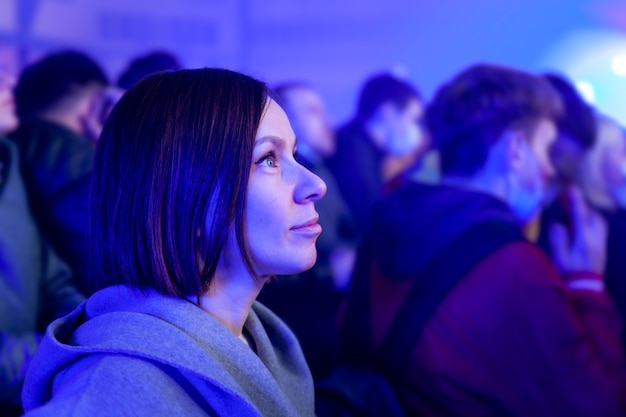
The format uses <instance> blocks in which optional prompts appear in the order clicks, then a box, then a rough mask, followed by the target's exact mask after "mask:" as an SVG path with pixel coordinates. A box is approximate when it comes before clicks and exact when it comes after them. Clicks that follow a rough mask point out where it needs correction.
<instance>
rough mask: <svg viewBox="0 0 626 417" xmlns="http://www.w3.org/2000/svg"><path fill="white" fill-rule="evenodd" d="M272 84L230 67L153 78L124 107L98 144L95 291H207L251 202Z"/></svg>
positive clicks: (241, 240)
mask: <svg viewBox="0 0 626 417" xmlns="http://www.w3.org/2000/svg"><path fill="white" fill-rule="evenodd" d="M268 99H269V91H268V89H267V86H266V85H265V84H264V83H262V82H260V81H257V80H255V79H253V78H250V77H248V76H246V75H243V74H239V73H236V72H233V71H228V70H223V69H207V68H205V69H194V70H180V71H174V72H164V73H159V74H155V75H151V76H149V77H147V78H145V79H144V80H142V81H140V82H139V83H137V84H136V85H135V86H133V87H132V88H131V89H130V90H128V91H127V92H126V93H125V94H124V96H123V97H122V98H121V100H120V101H119V102H118V103H117V105H116V106H115V107H114V109H113V111H112V113H111V115H110V117H109V118H108V120H107V122H106V123H105V126H104V129H103V131H102V135H101V137H100V141H99V143H98V147H97V151H96V157H95V164H94V173H93V183H92V195H91V209H90V239H89V247H90V250H89V253H90V262H91V265H90V269H91V271H92V276H91V283H92V286H93V290H98V289H101V288H104V287H107V286H110V285H115V284H127V285H131V286H134V287H138V288H144V287H151V288H154V289H156V290H158V291H160V292H161V293H163V294H168V295H173V296H179V297H182V296H196V295H200V294H203V293H204V292H206V291H207V290H208V288H209V286H210V284H211V282H212V279H213V276H214V275H215V270H216V267H217V263H218V260H219V258H220V255H221V253H222V250H223V249H224V247H225V245H226V242H227V238H228V235H229V232H230V231H231V230H232V228H233V227H234V232H235V236H236V238H237V244H238V246H239V249H240V250H241V253H242V256H243V260H244V262H245V264H246V267H247V268H248V270H250V271H251V272H252V271H253V268H252V261H251V258H250V255H249V253H248V250H247V244H246V238H245V233H244V220H245V219H244V208H245V206H246V192H247V187H248V177H249V175H250V166H251V160H252V151H253V148H254V139H255V136H256V133H257V130H258V127H259V124H260V121H261V117H262V116H263V113H264V111H265V108H266V105H267V102H268Z"/></svg>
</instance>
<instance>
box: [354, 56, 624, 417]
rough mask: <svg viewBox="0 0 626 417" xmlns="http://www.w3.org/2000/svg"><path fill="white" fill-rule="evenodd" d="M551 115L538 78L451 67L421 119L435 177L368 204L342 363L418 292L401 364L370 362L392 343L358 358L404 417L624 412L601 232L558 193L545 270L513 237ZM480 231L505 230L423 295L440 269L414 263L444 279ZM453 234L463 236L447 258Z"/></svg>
mask: <svg viewBox="0 0 626 417" xmlns="http://www.w3.org/2000/svg"><path fill="white" fill-rule="evenodd" d="M560 109H561V104H560V101H559V100H558V98H557V96H556V95H555V93H554V91H553V90H552V89H551V87H550V86H549V84H547V82H546V81H545V80H542V79H541V78H540V77H538V76H534V75H531V74H527V73H524V72H521V71H518V70H514V69H510V68H505V67H500V66H495V65H487V64H481V65H476V66H473V67H471V68H469V69H467V70H465V71H463V72H462V73H461V74H459V75H458V76H456V77H455V78H454V79H453V80H452V81H450V82H449V83H448V84H446V85H444V86H443V87H442V88H441V89H440V90H439V91H438V92H437V94H436V96H435V98H434V100H433V102H432V103H431V104H430V105H429V107H428V109H427V112H426V121H427V126H428V128H429V130H430V134H431V138H432V140H433V143H434V146H435V147H436V148H437V150H438V151H439V153H440V156H441V169H442V182H441V184H439V185H425V184H418V183H408V184H405V185H404V186H402V187H400V188H399V189H397V190H396V191H394V192H393V193H391V195H389V196H388V197H386V198H385V199H384V200H383V201H381V202H380V203H379V204H378V206H377V208H376V209H375V212H374V216H373V224H372V228H371V233H370V235H369V236H368V237H366V242H369V243H368V244H366V245H364V248H363V249H362V250H361V251H360V254H359V258H358V260H357V267H356V272H355V275H354V276H353V289H356V288H365V297H360V298H359V294H356V291H354V292H353V293H352V294H351V296H350V297H349V301H348V303H347V307H346V315H345V318H344V321H343V330H344V332H343V335H344V339H343V341H342V349H343V358H344V360H345V361H346V362H347V363H350V361H354V360H356V359H355V358H357V357H358V360H361V361H362V360H367V358H364V357H363V355H362V354H360V353H359V352H360V351H361V352H362V351H363V350H364V349H365V348H367V347H368V346H371V349H372V350H373V351H374V352H377V351H379V350H380V349H381V345H383V344H384V341H385V338H386V337H387V335H388V334H389V333H390V328H392V327H393V326H394V323H397V321H396V320H398V315H399V313H398V311H400V310H401V309H402V308H403V302H404V300H405V298H406V297H408V295H407V294H411V289H412V288H414V287H415V286H419V288H420V289H421V290H420V291H421V295H420V296H421V298H420V300H421V301H420V303H424V304H428V303H433V309H432V311H431V312H430V314H429V315H428V316H427V318H426V320H425V322H424V325H423V327H421V328H416V327H415V326H417V325H418V324H417V322H418V321H419V319H418V318H417V317H416V318H415V320H414V321H415V323H411V320H408V321H406V322H407V323H409V324H408V325H407V326H406V327H405V328H404V329H402V330H403V331H402V332H401V333H400V334H401V335H406V337H407V338H410V337H412V336H411V335H416V342H415V344H414V345H413V346H412V349H411V350H410V355H408V358H407V360H408V363H404V364H403V366H401V367H400V368H399V370H398V372H397V373H395V374H390V373H388V372H387V373H386V374H385V372H386V371H385V370H386V369H388V368H387V367H386V364H385V362H392V361H394V360H396V359H397V357H398V356H399V355H400V353H399V352H394V351H393V346H392V347H391V351H390V352H391V353H389V351H387V355H386V356H382V357H380V356H378V357H377V358H376V362H371V363H369V365H370V366H375V367H377V369H378V370H380V371H381V372H382V373H384V374H385V376H386V377H387V380H388V381H390V383H391V385H392V387H393V388H394V391H395V393H396V394H397V396H398V398H399V400H400V402H401V403H402V405H403V407H404V408H405V410H406V411H407V413H408V414H409V415H420V416H532V417H540V416H546V417H548V416H550V417H553V416H568V417H571V416H607V417H608V416H619V415H625V413H626V411H625V408H624V405H625V402H626V372H625V370H624V357H623V354H622V349H621V346H620V331H621V322H620V318H619V315H618V313H617V312H616V309H615V307H614V305H613V304H612V303H611V301H610V299H609V298H608V297H607V295H606V292H605V289H604V281H603V277H602V275H601V274H602V271H603V270H604V265H605V262H606V261H605V258H606V225H605V224H604V223H603V221H602V219H601V217H600V216H599V215H598V214H597V213H595V212H593V211H592V210H591V209H589V208H588V207H587V206H586V204H585V202H584V200H583V198H582V197H581V194H580V192H578V191H577V190H571V191H570V193H569V198H570V207H571V218H572V222H571V224H570V225H569V226H570V227H569V228H566V227H564V226H555V228H554V229H553V230H552V233H551V238H552V239H551V240H552V248H553V251H552V253H553V257H554V259H553V261H554V263H552V262H551V261H550V260H549V259H548V258H547V257H546V256H545V255H544V253H543V252H542V251H541V250H540V249H539V248H538V247H537V246H536V245H534V244H532V243H530V242H529V241H527V240H525V239H524V238H523V237H522V234H521V230H522V227H523V225H524V223H525V222H527V221H528V220H529V219H531V218H532V217H533V216H534V215H535V214H536V213H537V211H538V210H539V209H540V207H541V205H542V202H543V199H544V196H545V192H546V186H547V183H548V181H549V179H550V178H551V177H552V176H553V175H554V168H553V167H552V165H551V163H550V158H549V152H550V148H551V146H552V144H553V143H554V141H555V138H556V127H555V123H554V119H555V118H556V117H557V115H558V114H559V112H560V111H561V110H560ZM485 224H491V225H493V224H497V225H498V227H499V228H500V229H507V230H517V231H518V233H519V237H518V238H514V239H509V240H503V243H502V244H499V245H495V246H494V248H493V249H492V250H490V252H488V253H487V255H486V256H482V257H480V258H479V259H476V261H475V262H474V263H473V264H471V267H469V268H468V269H467V271H466V272H464V273H462V274H460V276H458V277H456V278H455V279H454V280H453V282H452V285H450V287H449V288H448V289H447V290H446V292H445V293H444V294H443V295H442V294H438V293H437V291H436V290H435V289H436V288H437V286H438V282H437V280H438V278H439V277H440V276H439V275H437V274H432V273H428V272H424V271H431V272H432V271H433V270H437V271H444V273H445V270H446V269H448V270H449V269H450V268H454V267H455V265H457V264H459V263H463V262H465V260H464V259H463V258H464V256H470V255H466V254H469V253H471V252H473V251H474V248H473V246H479V245H484V244H485V241H487V240H488V239H491V237H490V235H489V230H488V229H484V230H485V232H484V233H483V234H480V233H479V234H476V230H481V229H480V227H483V226H482V225H485ZM468 233H474V235H472V236H476V238H475V239H474V240H473V241H469V243H467V242H465V246H463V247H461V248H460V249H459V248H456V251H451V249H450V248H451V247H454V245H455V242H458V241H459V239H462V237H463V236H464V235H465V236H467V234H468ZM457 246H458V245H457ZM448 253H449V254H450V255H447V254H448ZM442 256H443V257H444V259H443V262H442V260H441V259H439V260H438V261H436V260H437V258H438V257H440V258H441V257H442ZM446 256H447V258H446ZM433 262H438V265H439V268H438V269H436V268H435V269H432V268H431V265H432V263H433ZM429 268H431V269H429ZM448 278H450V276H448ZM360 295H363V294H362V293H360ZM429 297H430V298H429ZM433 297H434V298H433ZM363 298H365V299H366V300H367V302H366V303H365V304H366V307H365V308H363V309H361V310H359V308H358V306H363V303H362V301H363ZM359 300H360V301H359ZM402 311H405V310H402ZM416 332H419V333H416ZM370 359H371V358H370ZM361 364H362V363H361Z"/></svg>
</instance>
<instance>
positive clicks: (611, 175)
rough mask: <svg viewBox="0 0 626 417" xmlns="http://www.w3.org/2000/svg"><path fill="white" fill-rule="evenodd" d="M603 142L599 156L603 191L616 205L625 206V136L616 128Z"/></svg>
mask: <svg viewBox="0 0 626 417" xmlns="http://www.w3.org/2000/svg"><path fill="white" fill-rule="evenodd" d="M605 142H606V143H605V144H604V150H603V153H602V155H601V156H600V164H601V171H600V173H601V176H602V180H603V183H604V187H605V191H606V193H607V194H608V195H609V197H610V198H611V199H612V200H613V202H614V203H615V205H616V206H618V207H621V208H626V137H625V136H624V134H623V132H622V131H621V130H618V129H616V130H615V134H614V135H611V137H608V138H606V139H605Z"/></svg>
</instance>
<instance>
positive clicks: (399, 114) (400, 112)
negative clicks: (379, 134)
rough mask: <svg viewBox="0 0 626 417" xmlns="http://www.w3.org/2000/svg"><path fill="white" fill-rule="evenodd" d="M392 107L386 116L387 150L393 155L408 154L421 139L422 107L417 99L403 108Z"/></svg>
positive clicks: (416, 146) (417, 145) (415, 147)
mask: <svg viewBox="0 0 626 417" xmlns="http://www.w3.org/2000/svg"><path fill="white" fill-rule="evenodd" d="M393 109H394V110H393V111H391V112H390V117H388V120H389V132H388V141H387V151H388V153H389V154H390V155H394V156H405V155H409V154H411V153H412V152H414V151H415V150H416V149H417V148H418V147H419V145H420V143H421V140H422V136H423V132H422V131H421V128H420V122H421V119H422V114H423V112H424V108H423V106H422V103H420V102H419V100H417V99H413V100H410V101H409V102H408V103H407V105H406V106H405V107H404V108H403V109H398V108H396V107H393Z"/></svg>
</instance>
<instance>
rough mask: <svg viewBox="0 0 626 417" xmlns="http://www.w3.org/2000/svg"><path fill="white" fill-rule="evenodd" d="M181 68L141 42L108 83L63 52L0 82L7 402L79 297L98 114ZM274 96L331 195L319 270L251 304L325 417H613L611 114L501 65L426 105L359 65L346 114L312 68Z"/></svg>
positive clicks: (617, 380) (616, 140)
mask: <svg viewBox="0 0 626 417" xmlns="http://www.w3.org/2000/svg"><path fill="white" fill-rule="evenodd" d="M181 68H183V65H182V64H181V62H180V61H179V60H178V59H177V57H176V56H175V55H173V54H171V53H169V52H165V51H155V52H150V53H148V54H146V55H143V56H140V57H137V58H136V59H133V60H132V61H131V62H129V64H128V66H127V68H126V69H125V70H124V72H123V73H122V74H120V75H119V77H118V78H117V81H116V82H112V81H111V80H110V79H109V77H108V76H107V74H106V73H105V71H103V69H102V68H101V66H100V65H99V64H98V62H96V61H95V60H94V59H93V58H91V57H89V56H87V55H85V54H83V53H81V52H77V51H61V52H56V53H53V54H50V55H47V56H44V57H42V58H41V59H39V60H37V61H36V62H34V63H32V64H30V65H28V66H27V67H25V68H24V69H23V71H22V72H21V73H20V74H10V73H7V72H5V71H4V72H0V288H1V290H0V312H1V314H0V332H1V333H0V335H1V336H0V337H1V339H0V340H1V341H2V343H0V402H1V405H0V414H2V415H19V414H21V413H22V409H21V389H22V384H23V381H24V377H25V374H26V372H27V370H28V368H29V363H30V359H31V358H32V357H33V355H34V353H35V351H36V349H37V347H38V344H39V342H40V341H41V339H42V337H43V333H44V332H45V329H46V327H47V326H48V325H49V324H50V323H51V322H52V321H54V320H55V319H57V318H59V317H62V316H64V315H66V314H68V313H69V312H71V311H72V310H73V309H74V308H76V307H77V306H78V305H79V304H80V303H81V302H82V301H83V300H84V299H85V297H88V296H89V295H90V294H91V293H92V290H91V286H90V273H91V271H90V262H89V258H88V254H87V249H86V248H87V241H88V235H87V230H88V226H89V225H88V212H89V205H88V202H89V197H90V184H91V178H92V177H91V173H92V170H93V160H94V155H95V150H96V145H97V142H98V137H99V135H100V132H101V130H102V127H103V124H104V123H105V121H106V119H107V116H108V115H109V112H110V111H111V109H112V107H113V106H114V105H115V103H116V102H117V100H119V98H120V97H122V95H123V94H124V92H125V91H126V90H128V89H131V88H133V85H134V84H135V83H137V82H138V81H139V80H141V79H142V78H143V77H145V76H147V75H149V74H153V73H156V72H161V71H174V70H176V69H181ZM272 87H273V93H272V94H273V97H274V98H275V100H276V101H277V103H278V104H279V105H280V106H281V107H282V108H283V109H284V111H285V112H286V114H287V116H288V118H289V121H290V123H291V126H292V128H293V130H294V132H295V134H296V137H297V159H298V161H299V162H300V163H301V164H302V165H304V166H305V167H307V168H308V169H309V170H310V171H312V172H313V173H315V174H316V175H318V176H319V177H320V178H322V179H323V180H324V182H325V183H326V185H327V193H326V195H325V197H324V198H322V199H320V200H319V201H318V202H316V204H315V206H316V210H317V211H318V213H319V215H320V218H319V223H320V225H321V226H322V228H323V233H322V234H321V236H320V238H319V239H318V241H317V251H318V258H317V262H316V264H315V266H314V267H313V268H312V269H310V270H309V271H306V272H304V273H302V274H299V275H294V276H279V277H276V278H274V279H273V280H271V281H270V282H269V283H268V284H267V285H266V286H265V288H264V289H263V291H262V293H261V295H260V297H259V300H260V301H261V302H262V303H263V304H265V305H266V306H268V307H269V308H270V309H271V310H272V311H274V312H275V313H276V314H277V315H278V316H279V317H280V318H281V319H282V320H284V321H285V322H286V323H287V325H288V326H289V327H290V328H291V329H292V330H293V331H294V333H295V334H296V336H297V337H298V340H299V342H300V344H301V345H302V349H303V352H304V355H305V357H306V360H307V362H308V364H309V367H310V369H311V372H312V374H313V378H314V380H315V383H316V389H317V392H318V397H317V401H318V404H317V413H318V415H320V416H324V415H329V416H332V415H340V414H338V412H337V409H339V408H341V407H352V408H353V409H360V408H363V409H364V410H365V411H363V413H367V412H370V413H376V412H379V411H380V409H378V408H377V407H387V408H382V411H380V413H379V414H378V415H394V414H393V410H394V408H393V407H394V405H395V404H400V405H401V409H402V410H403V411H402V412H403V413H406V414H408V415H423V416H431V415H432V416H444V415H445V416H448V415H459V416H474V415H475V416H485V415H493V416H504V415H520V416H577V415H580V416H614V415H626V414H624V413H626V396H625V395H626V368H625V363H624V346H626V345H625V344H624V343H625V341H626V338H624V334H623V331H622V321H623V319H624V317H625V315H626V137H625V135H624V130H623V127H622V126H620V124H619V123H618V122H616V121H615V120H612V119H611V118H610V117H608V116H606V115H603V114H602V113H601V112H600V111H598V109H595V108H593V107H592V106H591V105H589V104H588V103H586V102H585V101H584V100H583V98H582V97H581V95H580V94H579V93H578V92H577V90H576V88H575V87H574V86H573V84H572V83H571V81H570V80H568V79H567V78H566V77H564V76H562V75H559V74H533V73H529V72H526V71H522V70H519V69H515V68H509V67H505V66H500V65H495V64H477V65H474V66H471V67H469V68H467V69H464V70H463V71H461V72H460V73H459V74H457V75H456V76H455V77H453V78H452V79H450V80H448V81H447V82H446V83H445V84H443V85H442V86H441V87H440V88H439V89H438V90H437V92H436V94H435V95H434V96H433V97H432V99H431V100H429V101H427V100H426V99H425V98H424V97H423V95H422V94H421V93H420V91H419V89H418V87H417V86H415V85H413V84H412V83H411V82H410V81H408V80H406V79H403V78H400V77H398V76H396V75H394V74H392V73H381V74H372V76H371V77H370V78H369V79H367V80H363V84H362V87H361V90H360V93H359V95H358V97H355V102H356V104H357V105H356V113H355V114H354V116H353V117H352V118H351V120H349V121H347V122H346V123H345V124H342V125H341V126H332V125H331V123H330V121H329V120H330V118H329V115H328V113H327V110H326V105H325V102H324V97H322V95H321V94H320V92H319V91H318V90H317V89H316V87H315V86H314V85H312V84H310V83H309V82H307V80H298V79H295V80H284V82H282V83H280V84H278V85H274V86H272ZM147 105H149V103H148V104H147ZM375 378H379V379H378V380H377V381H375V380H374V379H375ZM364 382H365V383H366V384H364ZM375 383H379V384H382V385H377V387H378V388H375V389H376V391H368V390H371V389H372V386H373V385H374V384H375ZM363 385H368V386H365V387H364V386H363ZM381 386H382V388H380V387H381ZM387 388H389V392H387V391H386V389H387ZM363 390H365V391H363ZM372 392H373V393H374V395H373V396H374V397H380V398H378V399H377V400H376V401H374V400H373V399H372V398H371V397H372V395H371V393H372ZM364 393H370V394H364ZM368 397H370V398H368ZM369 400H371V402H370V401H369ZM384 401H387V404H386V405H385V404H382V402H384ZM381 404H382V405H381ZM355 413H356V412H355ZM381 413H382V414H381ZM363 415H364V414H363ZM372 415H373V414H372Z"/></svg>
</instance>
